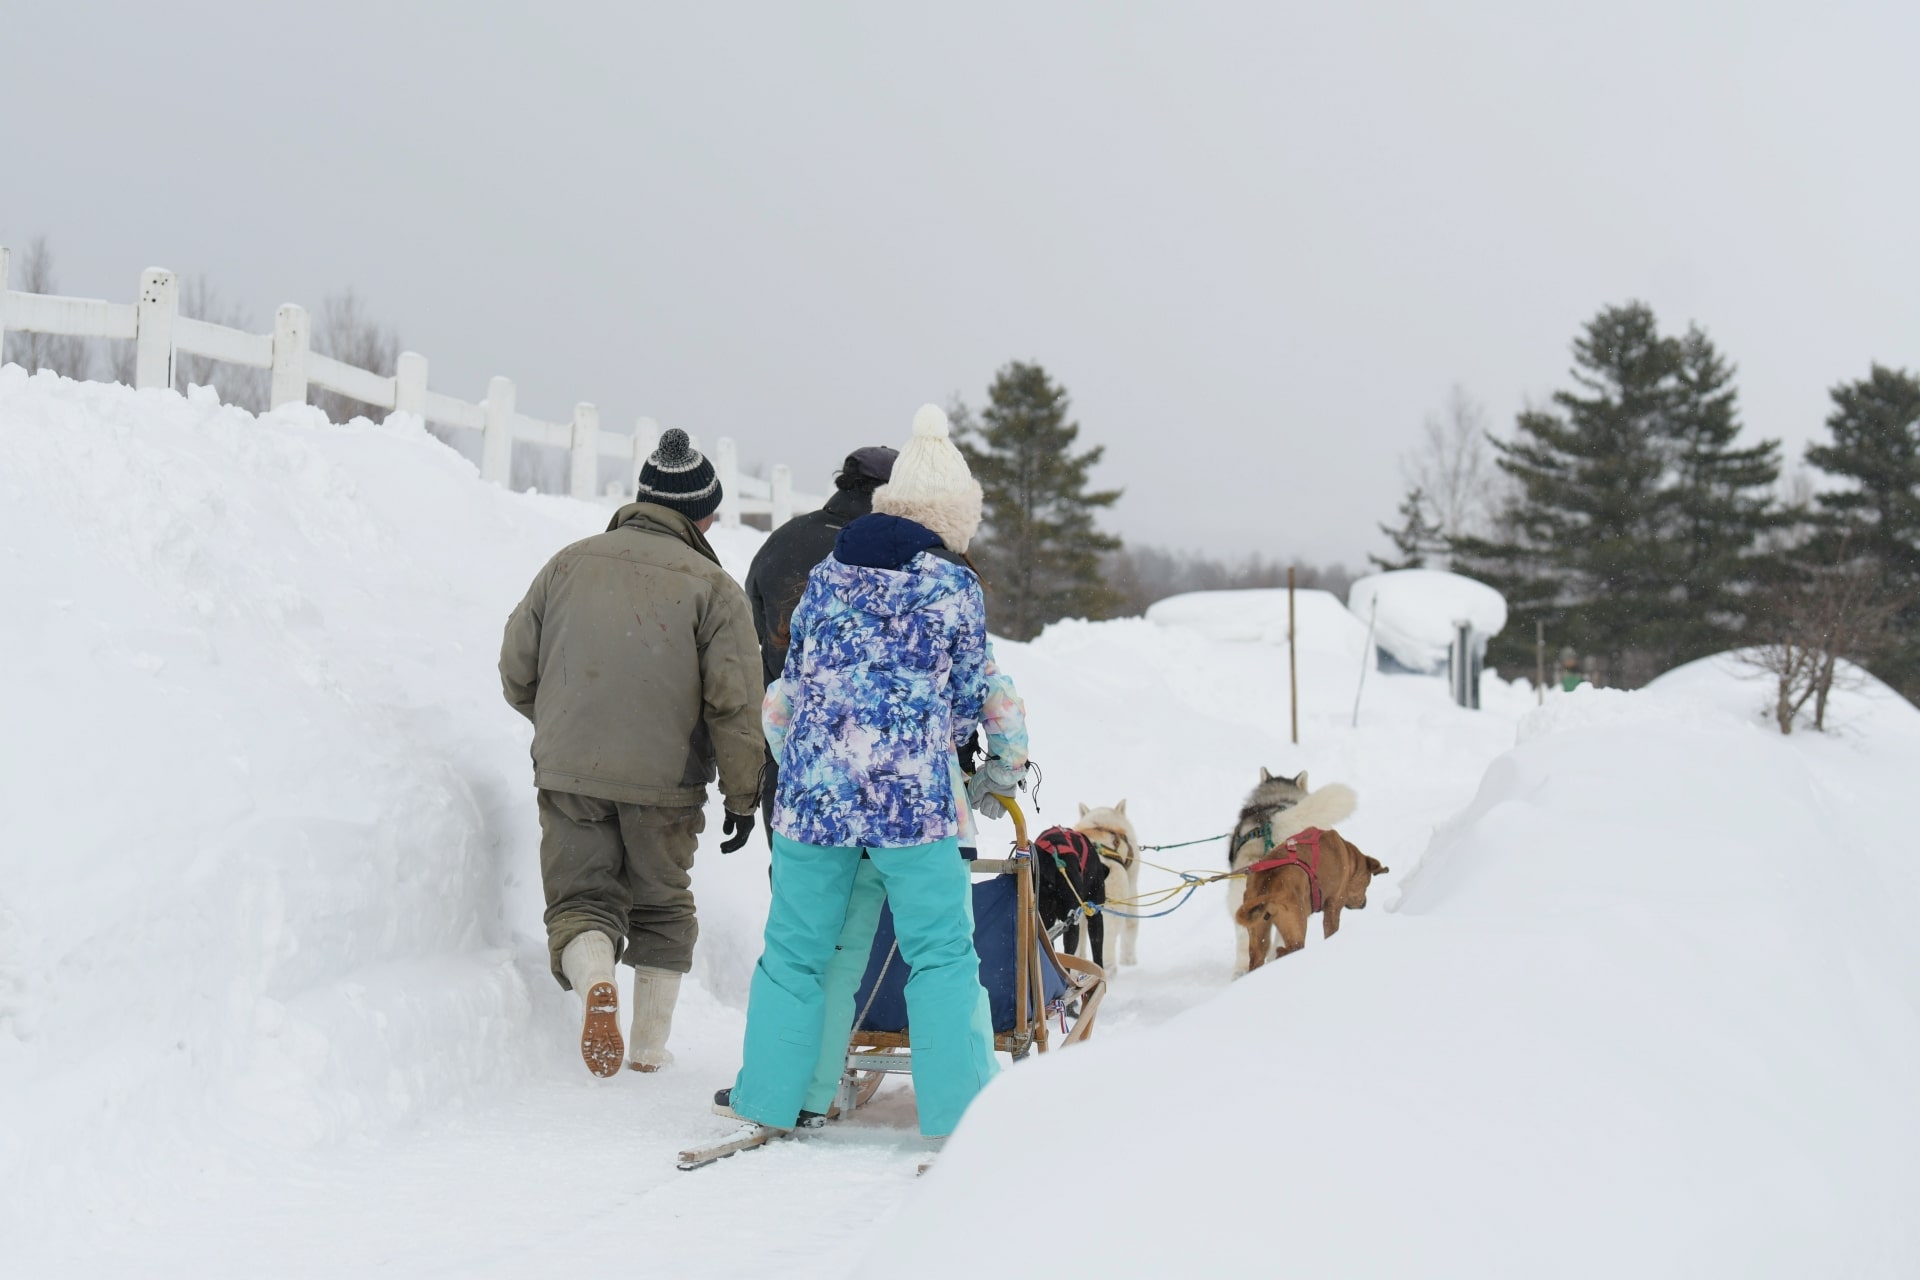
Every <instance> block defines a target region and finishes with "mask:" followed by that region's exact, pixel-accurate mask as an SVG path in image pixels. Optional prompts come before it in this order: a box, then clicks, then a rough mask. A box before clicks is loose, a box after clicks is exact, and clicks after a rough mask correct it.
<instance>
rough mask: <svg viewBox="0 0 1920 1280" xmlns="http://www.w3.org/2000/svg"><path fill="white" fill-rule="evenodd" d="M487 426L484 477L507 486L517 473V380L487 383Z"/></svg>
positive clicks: (482, 439)
mask: <svg viewBox="0 0 1920 1280" xmlns="http://www.w3.org/2000/svg"><path fill="white" fill-rule="evenodd" d="M486 408H487V424H486V426H485V427H484V428H482V429H481V433H480V478H481V479H482V480H490V481H492V482H493V483H494V484H499V485H504V484H506V483H507V482H508V480H509V479H510V478H511V477H512V473H513V379H511V378H494V379H492V380H491V381H489V382H488V383H487V405H486Z"/></svg>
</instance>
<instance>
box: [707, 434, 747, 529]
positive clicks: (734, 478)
mask: <svg viewBox="0 0 1920 1280" xmlns="http://www.w3.org/2000/svg"><path fill="white" fill-rule="evenodd" d="M713 471H714V474H715V475H717V476H719V477H720V524H721V525H722V527H724V528H728V529H738V528H739V527H740V448H739V446H738V445H736V444H734V442H733V437H732V436H721V437H720V438H719V439H718V440H716V441H714V442H713Z"/></svg>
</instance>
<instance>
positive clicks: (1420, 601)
mask: <svg viewBox="0 0 1920 1280" xmlns="http://www.w3.org/2000/svg"><path fill="white" fill-rule="evenodd" d="M1376 601H1377V602H1378V603H1379V609H1380V612H1379V616H1378V617H1377V618H1376V619H1375V620H1374V633H1373V639H1374V643H1375V644H1377V645H1379V646H1380V648H1382V649H1384V650H1386V651H1387V652H1388V653H1390V654H1392V655H1393V657H1394V658H1395V660H1397V661H1399V662H1400V663H1402V664H1403V665H1405V666H1407V667H1409V668H1410V669H1412V670H1414V671H1431V670H1433V669H1435V668H1436V667H1440V666H1444V665H1445V664H1446V661H1447V650H1448V649H1449V648H1450V647H1451V646H1452V644H1453V633H1454V629H1455V628H1456V627H1457V626H1459V624H1460V623H1462V622H1466V623H1470V624H1472V626H1473V629H1474V630H1475V631H1477V632H1479V633H1480V634H1481V635H1483V636H1496V635H1499V634H1500V629H1501V628H1502V627H1504V626H1506V625H1507V601H1506V597H1504V596H1502V595H1501V594H1500V593H1499V592H1498V591H1495V590H1494V589H1493V588H1492V587H1490V586H1488V585H1487V584H1486V583H1484V582H1476V581H1474V580H1473V579H1472V578H1468V577H1463V576H1461V575H1460V574H1457V573H1448V572H1446V571H1445V570H1442V569H1395V570H1393V571H1392V572H1389V573H1376V574H1371V575H1369V576H1367V577H1365V578H1362V579H1360V580H1359V581H1358V582H1356V583H1354V584H1353V586H1352V588H1351V589H1350V590H1348V592H1347V607H1348V608H1349V609H1351V610H1352V611H1353V615H1354V616H1355V617H1356V618H1359V619H1360V621H1361V625H1362V626H1365V625H1366V622H1367V618H1368V615H1369V614H1370V613H1371V612H1372V611H1373V608H1374V604H1375V602H1376Z"/></svg>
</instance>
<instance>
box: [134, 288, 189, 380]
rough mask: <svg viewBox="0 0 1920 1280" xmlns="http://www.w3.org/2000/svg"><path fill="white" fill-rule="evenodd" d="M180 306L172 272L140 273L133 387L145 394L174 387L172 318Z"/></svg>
mask: <svg viewBox="0 0 1920 1280" xmlns="http://www.w3.org/2000/svg"><path fill="white" fill-rule="evenodd" d="M178 305H179V292H178V290H177V289H176V288H175V287H174V278H173V272H171V271H168V270H167V269H166V268H165V267H148V268H147V269H146V270H145V271H143V272H141V273H140V302H139V305H138V307H137V309H136V312H137V316H138V325H139V327H138V329H137V330H136V332H135V338H134V362H133V385H134V386H136V387H139V388H140V389H142V390H145V389H146V388H148V387H158V388H160V389H161V390H163V391H166V390H171V389H172V387H173V316H174V311H175V309H176V308H177V306H178Z"/></svg>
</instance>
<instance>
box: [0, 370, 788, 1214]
mask: <svg viewBox="0 0 1920 1280" xmlns="http://www.w3.org/2000/svg"><path fill="white" fill-rule="evenodd" d="M0 456H3V457H4V458H5V460H6V461H5V465H4V466H0V596H4V598H5V600H6V602H7V604H6V607H5V609H0V657H4V665H5V669H6V670H7V672H8V674H9V679H10V683H11V686H12V687H11V690H10V696H9V707H8V714H7V724H6V729H5V732H4V734H3V735H0V1111H3V1112H4V1116H3V1117H0V1187H4V1188H5V1190H6V1195H5V1196H4V1198H3V1199H4V1204H0V1235H4V1236H6V1237H7V1238H17V1234H16V1232H14V1231H11V1230H7V1229H6V1225H7V1224H6V1218H7V1217H10V1216H11V1215H16V1214H17V1215H19V1220H20V1222H21V1223H28V1222H31V1223H34V1224H36V1225H45V1224H46V1223H47V1222H50V1221H60V1220H62V1219H63V1217H64V1216H65V1215H70V1214H72V1213H76V1212H85V1213H88V1214H91V1215H94V1216H95V1218H96V1220H99V1221H112V1222H115V1223H121V1222H122V1221H123V1219H122V1218H121V1217H120V1216H119V1215H118V1214H116V1213H114V1212H112V1210H113V1209H115V1208H116V1207H119V1206H123V1205H136V1206H137V1205H140V1204H143V1203H144V1202H145V1201H146V1198H147V1195H148V1193H149V1192H151V1191H152V1190H153V1189H154V1188H156V1187H158V1186H161V1185H163V1184H166V1183H168V1182H170V1181H171V1180H173V1179H174V1178H175V1177H177V1171H178V1170H180V1169H182V1168H193V1169H198V1170H205V1169H207V1168H208V1167H209V1166H212V1167H214V1168H220V1167H234V1168H245V1167H249V1162H250V1161H251V1160H253V1159H256V1158H260V1157H261V1154H262V1153H272V1152H279V1153H285V1152H287V1151H292V1150H299V1149H303V1148H309V1147H313V1146H315V1145H317V1144H326V1143H334V1142H338V1141H340V1140H342V1139H344V1138H347V1137H352V1138H355V1139H360V1140H364V1139H367V1138H370V1137H376V1136H378V1135H380V1134H382V1133H384V1132H386V1131H389V1130H391V1129H393V1128H394V1127H395V1126H398V1125H402V1124H405V1123H409V1122H411V1121H413V1120H415V1119H416V1118H417V1117H419V1116H420V1115H421V1114H423V1113H425V1112H428V1111H431V1110H433V1109H436V1108H445V1107H447V1106H449V1105H457V1104H458V1103H460V1102H461V1101H462V1100H464V1099H468V1098H472V1097H477V1096H481V1095H483V1094H486V1093H488V1092H489V1091H497V1090H499V1089H501V1088H503V1087H506V1086H509V1085H512V1084H514V1083H516V1082H519V1081H522V1080H524V1079H526V1078H528V1077H529V1076H530V1075H533V1074H537V1073H544V1072H548V1071H551V1070H554V1069H556V1068H555V1064H556V1062H557V1061H560V1060H563V1059H564V1058H565V1050H566V1048H567V1044H568V1038H569V1037H568V1031H567V1027H568V1022H569V1020H570V1019H571V1018H575V1017H577V1014H575V1013H574V1012H573V1011H572V1010H571V1009H570V1008H569V1007H568V1004H569V1002H570V998H565V999H563V996H562V993H561V992H560V991H559V990H558V988H557V986H555V984H553V982H552V981H551V980H550V978H549V977H548V975H547V965H546V954H545V945H544V940H543V933H542V930H541V926H540V911H541V905H542V904H541V899H540V892H539V884H538V875H537V865H538V864H537V859H536V857H535V854H534V850H535V848H536V847H537V840H538V832H537V822H536V817H535V809H534V803H533V790H532V777H531V773H532V771H531V767H530V764H529V762H528V759H527V746H528V743H529V741H530V739H531V728H530V727H529V726H528V725H526V723H525V722H524V721H522V720H521V719H520V718H519V717H518V716H516V715H514V714H513V713H512V711H511V710H509V709H508V708H507V706H506V705H505V703H504V702H503V701H502V700H501V698H500V694H499V683H498V677H497V675H496V674H495V671H494V663H495V659H496V657H497V655H498V649H499V637H500V628H501V625H502V623H503V622H504V621H505V618H506V615H507V613H508V611H509V610H510V609H511V608H512V607H513V605H514V604H515V603H516V602H517V601H518V600H519V598H520V596H521V594H522V593H523V592H524V591H525V589H526V586H527V583H528V581H529V580H530V579H531V578H532V576H533V574H534V573H535V571H536V570H537V569H538V568H539V567H540V565H541V564H542V563H543V562H544V560H545V559H546V558H547V556H549V555H551V554H552V553H553V552H554V551H555V550H558V549H559V548H560V547H561V546H562V545H564V544H566V543H568V542H570V541H572V540H574V539H576V538H579V537H582V536H585V535H587V534H589V533H593V532H597V531H598V530H600V529H601V528H604V526H605V524H606V520H607V516H608V512H609V510H610V508H608V507H601V506H597V505H594V504H589V503H578V502H573V501H571V500H566V499H556V498H540V497H533V496H528V495H515V494H510V493H507V492H504V491H502V490H500V489H497V488H495V487H492V486H488V485H483V484H481V483H480V482H479V481H478V479H477V477H476V476H475V474H474V471H473V468H472V466H471V465H470V464H468V463H467V462H465V461H463V460H462V459H461V458H460V457H459V456H458V455H457V454H456V453H454V452H453V451H452V450H449V449H447V448H446V447H445V446H443V445H441V444H439V443H438V442H436V441H435V440H433V439H432V438H431V437H430V436H428V434H427V433H426V432H425V430H424V429H422V427H421V426H420V425H419V423H418V422H409V421H404V420H401V421H396V422H394V423H393V424H391V425H388V426H375V425H372V424H370V423H367V422H365V421H359V422H355V423H353V424H351V425H347V426H333V425H330V424H328V423H327V422H326V421H325V419H324V418H323V417H322V416H321V415H320V414H319V413H318V412H317V411H312V410H306V409H290V410H282V411H279V412H276V413H273V414H269V415H266V416H263V417H261V418H259V419H257V420H256V419H255V418H254V417H253V416H252V415H249V414H247V413H244V412H242V411H240V410H236V409H230V408H222V407H221V406H219V405H218V404H217V402H215V401H214V399H213V398H212V397H211V396H210V395H207V394H196V396H195V397H194V398H193V400H192V401H191V402H189V401H188V400H185V399H182V398H181V397H179V396H175V395H171V394H164V393H152V392H134V391H131V390H128V389H125V388H121V387H110V386H100V385H89V384H75V383H72V382H66V381H61V380H58V379H55V378H53V377H51V376H50V375H41V376H37V377H34V378H31V379H29V378H28V377H26V376H25V375H24V374H23V373H22V372H21V371H20V370H19V369H18V368H16V367H6V368H0ZM757 540H758V536H757V535H751V534H749V535H745V536H741V537H736V538H734V539H732V540H731V541H728V540H724V539H723V540H721V541H720V542H719V547H720V549H721V551H722V553H723V554H724V555H725V556H726V557H727V558H728V559H729V561H730V564H731V566H732V567H733V568H734V570H735V571H736V572H740V571H742V570H743V569H744V562H745V558H746V556H747V555H748V554H750V553H751V550H752V548H753V546H754V545H755V544H756V543H757ZM711 826H712V829H713V830H715V831H717V829H718V824H717V822H715V823H712V824H711ZM709 864H711V865H709ZM763 868H764V864H761V866H760V867H753V866H748V865H745V864H742V865H740V866H738V867H731V866H728V865H727V864H726V863H725V862H723V861H722V860H719V859H709V860H706V861H704V862H703V864H702V868H701V870H700V873H699V875H700V883H699V884H698V886H697V887H698V889H699V891H700V892H701V894H702V898H701V904H702V907H703V910H704V913H705V914H706V916H707V921H708V926H709V938H710V939H711V941H710V943H703V947H702V954H701V966H702V967H701V969H700V970H699V976H700V977H701V978H702V979H703V980H704V981H705V982H706V983H707V984H708V986H709V988H710V989H711V990H713V991H716V992H718V993H720V994H721V995H722V996H723V998H726V999H731V1000H740V999H742V998H743V994H744V988H745V977H746V973H747V970H748V966H749V965H750V964H751V960H752V955H751V954H750V953H751V951H752V943H751V939H752V938H753V937H754V936H757V931H758V928H759V920H760V911H761V904H763V903H764V895H765V882H764V870H763ZM736 887H737V890H738V893H737V896H736V894H735V893H734V891H733V890H734V888H736ZM575 1065H576V1066H577V1064H575Z"/></svg>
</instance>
